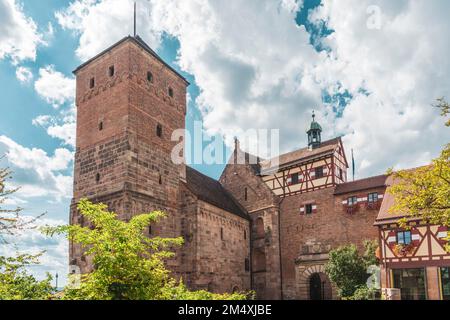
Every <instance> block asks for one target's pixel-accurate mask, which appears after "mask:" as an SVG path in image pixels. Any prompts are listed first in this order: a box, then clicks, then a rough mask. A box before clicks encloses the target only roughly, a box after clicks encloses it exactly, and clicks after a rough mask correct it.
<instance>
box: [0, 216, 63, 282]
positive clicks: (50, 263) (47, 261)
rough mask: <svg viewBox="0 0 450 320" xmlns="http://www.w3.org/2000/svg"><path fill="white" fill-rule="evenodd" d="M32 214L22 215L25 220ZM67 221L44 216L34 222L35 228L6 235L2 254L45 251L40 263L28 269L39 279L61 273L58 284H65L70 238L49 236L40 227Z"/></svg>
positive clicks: (0, 253) (0, 249)
mask: <svg viewBox="0 0 450 320" xmlns="http://www.w3.org/2000/svg"><path fill="white" fill-rule="evenodd" d="M32 218H33V217H32V216H27V215H25V216H22V219H23V220H24V221H26V220H30V219H32ZM65 224H66V222H65V221H63V220H59V219H51V218H48V217H46V216H44V217H43V218H41V219H38V220H37V221H36V223H34V228H33V229H28V230H26V232H20V233H17V234H14V235H13V236H6V237H5V238H6V240H7V242H8V244H3V245H2V246H0V256H7V257H9V256H16V255H17V252H19V253H20V254H24V253H28V254H38V253H41V252H43V251H44V254H43V256H41V258H40V264H39V265H33V266H30V267H28V268H27V269H28V271H29V272H30V273H31V274H33V275H34V276H35V277H36V278H38V279H45V278H46V273H47V272H48V273H50V274H51V275H52V276H55V274H56V273H58V275H59V284H58V286H64V285H65V282H66V276H67V274H68V264H67V261H68V259H69V257H68V252H69V248H68V240H67V239H66V238H65V237H64V236H54V237H48V236H46V235H43V234H42V233H41V232H40V230H39V228H40V227H43V226H59V225H65Z"/></svg>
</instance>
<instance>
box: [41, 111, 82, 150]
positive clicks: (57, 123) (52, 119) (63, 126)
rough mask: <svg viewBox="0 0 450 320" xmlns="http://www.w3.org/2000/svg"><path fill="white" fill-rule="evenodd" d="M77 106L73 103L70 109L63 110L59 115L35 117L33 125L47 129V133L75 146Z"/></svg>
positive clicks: (68, 144)
mask: <svg viewBox="0 0 450 320" xmlns="http://www.w3.org/2000/svg"><path fill="white" fill-rule="evenodd" d="M75 121H76V108H75V105H74V104H72V106H71V107H70V109H68V110H62V111H61V112H60V114H59V115H57V116H50V115H40V116H38V117H37V118H35V119H33V125H35V126H41V127H43V128H44V129H46V131H47V134H48V135H49V136H50V137H52V138H57V139H60V140H62V141H63V143H64V144H65V145H67V146H70V147H72V148H74V147H75V135H76V122H75Z"/></svg>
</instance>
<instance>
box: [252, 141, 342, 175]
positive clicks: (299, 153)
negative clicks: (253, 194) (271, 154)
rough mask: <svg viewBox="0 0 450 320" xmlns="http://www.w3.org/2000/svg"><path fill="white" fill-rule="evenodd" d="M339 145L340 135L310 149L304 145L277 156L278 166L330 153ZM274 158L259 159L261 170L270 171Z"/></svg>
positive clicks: (281, 166)
mask: <svg viewBox="0 0 450 320" xmlns="http://www.w3.org/2000/svg"><path fill="white" fill-rule="evenodd" d="M339 145H341V137H337V138H334V139H330V140H327V141H324V142H322V143H321V144H320V146H318V147H317V148H313V149H310V148H308V147H306V148H302V149H298V150H295V151H292V152H288V153H285V154H282V155H280V156H279V157H278V159H279V161H278V166H279V168H283V167H286V166H289V165H292V164H296V163H302V162H304V161H308V160H310V159H313V158H315V157H318V156H322V155H327V154H331V153H333V152H334V150H336V148H337V147H338V146H339ZM274 159H275V158H273V159H270V160H264V161H261V169H262V171H270V169H271V166H272V163H274V161H273V160H274ZM275 163H276V161H275Z"/></svg>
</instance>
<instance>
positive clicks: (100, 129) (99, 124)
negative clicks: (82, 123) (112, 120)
mask: <svg viewBox="0 0 450 320" xmlns="http://www.w3.org/2000/svg"><path fill="white" fill-rule="evenodd" d="M102 130H103V121H100V122H99V123H98V131H102Z"/></svg>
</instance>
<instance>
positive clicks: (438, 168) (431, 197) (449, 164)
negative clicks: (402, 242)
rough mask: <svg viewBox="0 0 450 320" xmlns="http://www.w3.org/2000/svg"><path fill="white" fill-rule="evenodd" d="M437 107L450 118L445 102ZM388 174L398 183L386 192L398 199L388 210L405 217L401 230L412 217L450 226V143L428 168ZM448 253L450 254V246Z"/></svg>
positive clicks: (389, 172) (449, 125)
mask: <svg viewBox="0 0 450 320" xmlns="http://www.w3.org/2000/svg"><path fill="white" fill-rule="evenodd" d="M436 107H437V108H439V109H440V110H441V114H442V116H444V117H448V116H449V114H450V106H449V104H448V103H447V102H445V100H444V99H439V100H438V103H437V104H436ZM446 126H448V127H450V120H448V121H446ZM388 174H390V175H392V177H393V180H394V182H395V183H393V184H392V186H390V187H389V188H388V190H387V192H388V193H390V194H392V195H393V196H394V198H395V202H394V205H393V206H392V207H391V208H390V210H389V211H390V212H392V213H399V212H402V213H405V214H406V217H405V218H403V219H401V220H400V221H399V222H400V225H401V226H402V227H407V226H406V222H407V220H408V218H412V217H414V218H417V217H418V218H421V219H422V220H424V221H428V222H430V223H432V224H439V225H444V226H447V227H449V226H450V144H447V145H446V146H445V147H444V149H443V150H442V152H441V154H440V156H439V157H438V158H436V159H434V160H433V161H432V163H431V165H429V166H425V167H421V168H417V169H413V170H401V171H395V172H394V171H392V170H389V171H388ZM449 240H450V239H449ZM447 250H449V251H450V246H447Z"/></svg>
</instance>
